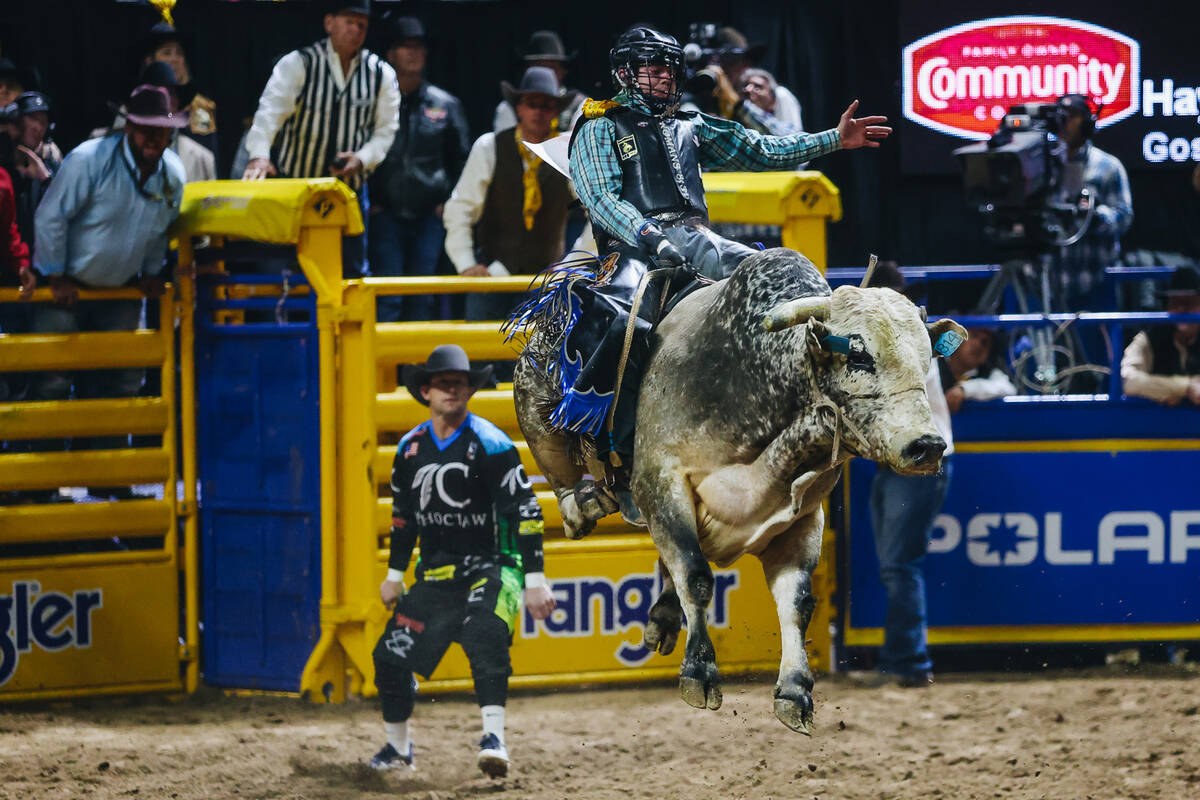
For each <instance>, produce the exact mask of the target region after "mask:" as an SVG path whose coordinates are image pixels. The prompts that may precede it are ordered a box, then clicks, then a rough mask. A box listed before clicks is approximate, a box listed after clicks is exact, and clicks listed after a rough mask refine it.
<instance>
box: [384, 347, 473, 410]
mask: <svg viewBox="0 0 1200 800" xmlns="http://www.w3.org/2000/svg"><path fill="white" fill-rule="evenodd" d="M439 372H465V373H466V374H467V381H468V383H470V384H471V388H472V389H480V388H484V387H491V386H495V380H493V378H492V366H491V365H490V364H489V365H487V366H486V367H480V368H479V369H471V361H470V359H468V358H467V351H466V350H463V349H462V348H461V347H459V346H458V345H456V344H442V345H438V346H437V347H435V348H433V352H432V353H430V354H429V360H428V361H426V362H425V363H424V364H405V365H404V368H403V369H402V370H401V371H400V378H401V380H403V381H404V386H405V388H406V389H408V393H409V394H411V395H412V396H413V397H415V398H416V400H417V402H418V403H420V404H421V405H423V406H427V405H429V401H428V400H426V399H425V398H424V397H422V396H421V387H423V386H428V385H429V379H430V378H431V377H432V376H434V375H436V374H437V373H439Z"/></svg>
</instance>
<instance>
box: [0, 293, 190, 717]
mask: <svg viewBox="0 0 1200 800" xmlns="http://www.w3.org/2000/svg"><path fill="white" fill-rule="evenodd" d="M17 298H18V295H17V291H16V290H15V289H0V303H13V302H17ZM141 298H142V295H141V294H140V293H139V292H137V291H135V290H132V289H117V290H106V291H92V292H80V297H79V302H89V301H114V300H134V299H141ZM51 301H52V296H51V292H50V290H49V289H39V290H37V292H35V294H34V296H33V298H32V303H34V304H40V303H49V302H51ZM150 302H151V303H158V304H159V312H160V313H159V318H160V320H161V324H160V328H159V330H139V331H120V332H103V333H54V334H45V333H40V334H39V333H24V334H9V335H0V365H2V367H0V368H2V369H3V371H4V372H5V373H10V374H22V375H27V376H34V375H36V373H37V372H38V371H44V370H55V371H68V370H70V371H77V370H95V369H113V368H143V367H147V368H151V369H156V370H159V372H160V376H161V385H162V391H161V394H160V396H158V397H134V398H126V399H84V400H50V401H41V402H37V401H28V402H4V403H0V441H5V442H7V450H6V452H4V453H3V454H0V489H2V490H4V491H6V492H17V493H21V492H23V493H25V494H26V498H25V499H24V500H23V499H22V498H21V497H16V498H13V497H12V496H11V495H10V499H9V503H10V504H9V505H5V506H0V548H2V551H0V701H2V700H5V699H12V700H18V699H20V700H32V699H44V698H50V697H77V696H86V695H98V694H125V693H131V692H145V691H184V690H186V691H191V690H193V689H195V688H196V684H197V677H198V670H197V666H198V665H197V652H198V642H199V638H198V626H197V617H198V615H197V604H196V599H197V568H196V567H197V561H196V555H197V549H196V527H195V510H196V492H195V483H196V480H195V479H196V475H195V450H194V446H193V442H194V439H193V438H192V437H191V436H190V431H189V429H188V427H187V424H186V421H187V420H188V419H190V417H191V408H192V402H193V400H192V398H193V396H194V395H193V392H192V387H191V385H190V383H189V382H188V381H187V380H186V376H188V375H189V374H190V371H191V363H190V359H189V357H188V354H189V348H188V343H187V341H186V338H185V341H184V342H183V343H182V345H183V346H182V348H181V352H182V353H183V361H182V374H183V375H184V376H185V380H184V382H183V385H182V386H177V385H176V363H175V351H176V346H175V345H176V341H175V335H176V326H175V322H176V321H177V320H179V321H180V322H181V323H182V324H181V325H180V327H179V331H180V335H181V336H182V337H186V336H187V335H188V332H189V331H190V325H189V321H188V319H187V316H188V311H187V309H189V308H190V297H189V296H188V295H187V294H186V291H185V292H184V294H182V295H181V296H180V297H179V298H177V297H176V295H175V291H174V289H173V288H172V287H170V286H168V288H167V292H166V294H164V295H163V297H162V298H161V299H160V300H151V301H150ZM179 390H181V391H179ZM177 393H178V395H179V400H180V402H179V406H180V408H181V409H182V418H183V420H184V421H185V426H184V430H183V434H182V436H179V435H178V432H177V430H176V414H175V408H176V398H177ZM126 435H133V436H140V437H145V436H153V437H156V438H157V439H158V442H159V443H158V444H157V445H155V446H150V447H132V448H121V449H105V450H98V449H86V448H85V443H86V440H87V439H88V438H89V437H100V436H126ZM65 437H72V439H73V441H74V448H73V450H72V451H70V452H64V451H63V448H62V445H61V442H62V441H63V439H64V438H65ZM47 440H56V442H57V444H56V443H55V441H49V442H48V441H47ZM177 440H181V441H182V449H180V448H179V447H178V446H177V444H176V442H177ZM26 443H28V444H29V446H26ZM56 448H57V452H53V450H54V449H56ZM45 451H50V452H45ZM178 464H182V472H183V475H182V478H183V481H182V484H183V486H184V487H185V488H184V491H183V493H182V495H180V496H177V490H176V486H177V484H178V483H179V478H180V475H179V474H178V467H177V465H178ZM147 483H154V484H161V485H162V486H163V495H162V499H153V498H147V499H133V500H125V501H118V502H97V503H63V502H58V503H50V502H42V503H34V502H29V501H28V499H27V496H28V493H29V492H31V491H38V490H40V491H41V492H43V494H45V493H46V492H47V491H49V492H51V495H50V497H54V496H55V495H56V494H57V492H58V489H59V487H63V486H112V485H118V486H121V485H123V486H129V485H131V484H147ZM181 523H182V525H181ZM181 527H182V531H181ZM181 590H182V592H181ZM181 600H182V605H183V609H182V613H181V609H180V605H181Z"/></svg>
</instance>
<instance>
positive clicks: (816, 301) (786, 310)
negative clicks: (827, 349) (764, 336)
mask: <svg viewBox="0 0 1200 800" xmlns="http://www.w3.org/2000/svg"><path fill="white" fill-rule="evenodd" d="M830 302H831V298H830V297H829V296H824V297H798V298H796V299H795V300H788V301H787V302H786V303H780V304H779V305H777V306H775V307H774V308H772V309H771V310H770V311H768V312H767V316H766V317H765V318H764V319H763V325H765V326H766V328H767V330H768V331H781V330H783V329H784V328H790V327H792V326H793V325H803V324H804V323H806V322H808V321H809V320H810V319H812V318H813V317H816V318H817V319H825V318H826V317H828V316H829V303H830Z"/></svg>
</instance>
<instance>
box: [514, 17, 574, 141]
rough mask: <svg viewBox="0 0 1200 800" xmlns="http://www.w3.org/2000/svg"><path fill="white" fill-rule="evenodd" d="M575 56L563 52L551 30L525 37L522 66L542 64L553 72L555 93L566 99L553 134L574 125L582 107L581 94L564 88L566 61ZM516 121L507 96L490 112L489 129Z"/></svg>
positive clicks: (562, 131)
mask: <svg viewBox="0 0 1200 800" xmlns="http://www.w3.org/2000/svg"><path fill="white" fill-rule="evenodd" d="M574 58H575V54H574V53H571V54H570V55H567V50H566V48H565V47H563V43H562V38H561V37H559V35H558V34H557V33H555V32H554V31H534V32H533V33H532V34H530V36H529V43H528V44H527V45H525V50H524V52H523V53H522V54H521V61H522V62H523V64H524V67H523V68H524V69H529V68H530V67H545V68H546V69H549V70H551V71H552V72H553V73H554V79H555V80H556V81H557V82H558V87H559V89H558V91H559V94H561V95H564V96H565V97H567V98H568V99H567V100H566V102H564V103H563V105H562V109H561V110H560V111H559V112H558V116H557V117H556V118H555V121H554V124H553V130H554V133H556V134H557V133H566V132H567V131H569V130H571V128H572V126H574V124H575V119H576V118H577V117H578V116H579V110H580V108H581V107H582V106H583V94H581V93H580V92H577V91H575V90H573V89H567V88H566V83H565V81H566V77H567V64H569V63H570V62H571V61H572V60H573V59H574ZM516 124H517V109H516V106H514V105H513V104H512V103H510V102H509V101H508V99H507V98H505V99H504V100H501V101H500V104H499V105H497V106H496V113H495V114H493V115H492V131H493V132H495V133H499V132H500V131H504V130H508V129H509V128H511V127H513V126H514V125H516Z"/></svg>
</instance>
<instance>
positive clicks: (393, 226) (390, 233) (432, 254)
mask: <svg viewBox="0 0 1200 800" xmlns="http://www.w3.org/2000/svg"><path fill="white" fill-rule="evenodd" d="M445 239H446V229H445V228H443V227H442V221H441V220H440V219H438V218H437V217H436V216H435V215H433V214H430V215H429V216H427V217H425V218H424V219H420V220H404V219H397V218H396V217H394V216H392V215H391V214H389V213H388V212H386V211H385V212H383V213H380V214H376V215H375V216H374V217H372V218H371V231H370V236H369V237H368V241H369V247H368V250H369V252H370V257H371V270H372V274H373V275H374V276H375V277H378V278H400V277H404V276H410V277H428V276H431V275H433V274H435V273H436V272H437V265H438V259H439V258H440V257H441V254H442V245H443V243H444V242H445ZM435 303H436V296H435V295H428V294H422V295H408V296H405V297H399V296H396V297H380V298H379V300H378V301H377V303H376V306H377V311H376V320H377V321H379V322H425V321H428V320H431V319H434V318H435V317H436V313H435Z"/></svg>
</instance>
